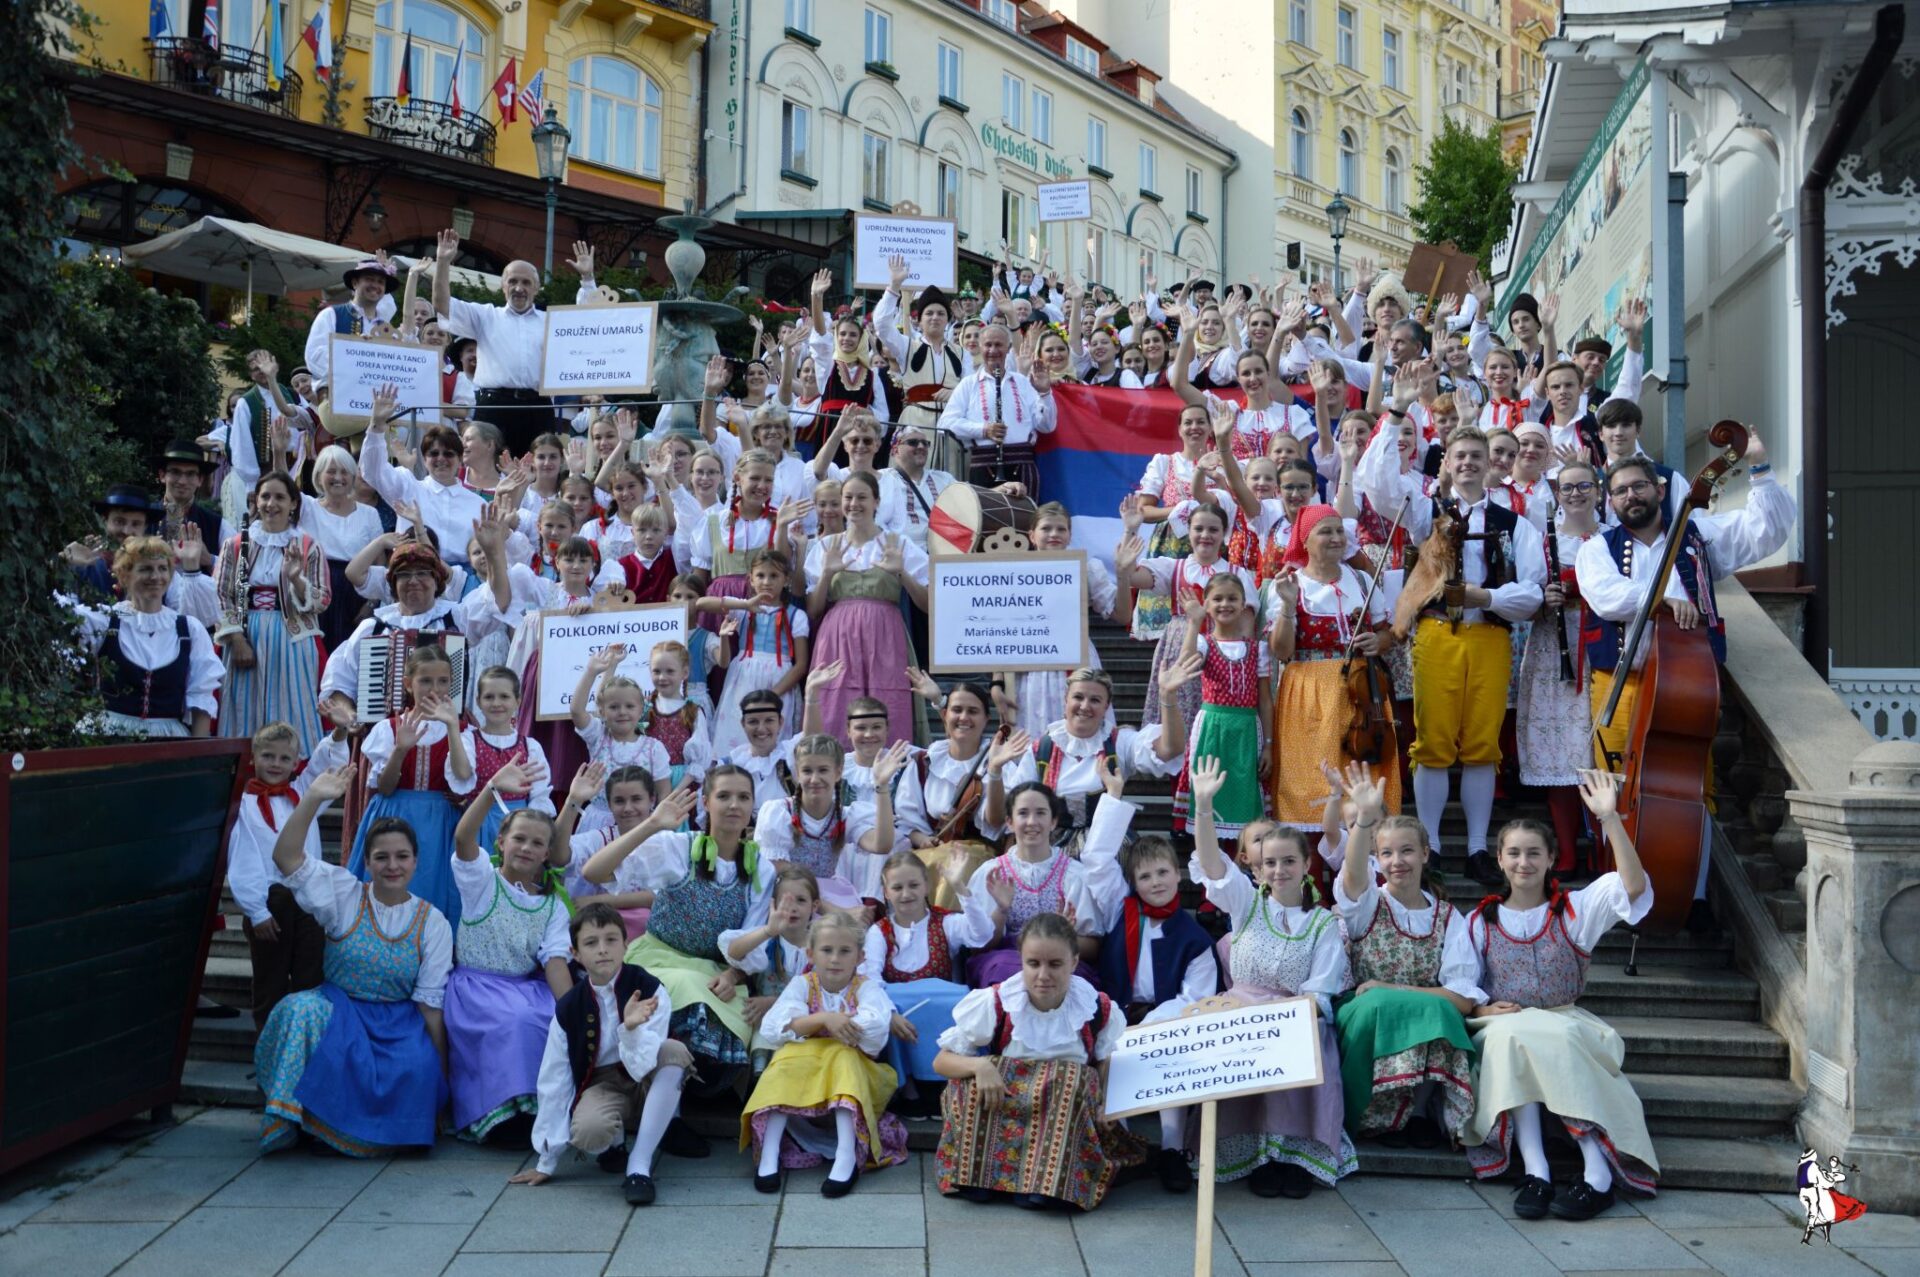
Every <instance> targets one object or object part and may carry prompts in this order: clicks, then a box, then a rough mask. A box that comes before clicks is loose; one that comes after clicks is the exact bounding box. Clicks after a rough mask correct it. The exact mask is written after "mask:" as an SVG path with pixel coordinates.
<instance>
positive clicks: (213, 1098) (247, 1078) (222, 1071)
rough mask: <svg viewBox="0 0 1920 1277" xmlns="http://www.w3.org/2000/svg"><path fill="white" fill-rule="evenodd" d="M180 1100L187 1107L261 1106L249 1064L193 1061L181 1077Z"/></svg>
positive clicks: (188, 1064)
mask: <svg viewBox="0 0 1920 1277" xmlns="http://www.w3.org/2000/svg"><path fill="white" fill-rule="evenodd" d="M180 1099H181V1100H182V1101H183V1102H184V1103H187V1104H219V1105H223V1106H225V1107H227V1108H250V1109H257V1108H259V1107H260V1103H261V1099H260V1088H259V1087H257V1086H255V1085H254V1082H253V1065H252V1063H251V1062H249V1063H246V1064H242V1063H239V1062H237V1061H234V1060H200V1059H194V1058H192V1057H189V1058H188V1060H187V1067H186V1069H185V1071H184V1072H182V1073H181V1075H180Z"/></svg>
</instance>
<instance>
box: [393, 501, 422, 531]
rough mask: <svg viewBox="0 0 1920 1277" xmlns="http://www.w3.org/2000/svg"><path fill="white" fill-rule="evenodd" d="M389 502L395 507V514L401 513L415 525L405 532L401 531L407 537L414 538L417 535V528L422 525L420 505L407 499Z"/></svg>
mask: <svg viewBox="0 0 1920 1277" xmlns="http://www.w3.org/2000/svg"><path fill="white" fill-rule="evenodd" d="M387 504H388V505H391V506H392V507H393V512H394V513H395V514H397V515H399V516H400V517H401V518H403V519H405V520H406V521H407V522H408V523H410V524H412V525H413V526H412V527H410V528H408V529H407V530H406V531H405V532H403V533H400V535H401V536H403V537H407V538H413V537H414V536H415V531H416V529H418V528H419V526H420V507H419V506H417V505H414V504H412V503H410V502H407V501H389V502H388V503H387Z"/></svg>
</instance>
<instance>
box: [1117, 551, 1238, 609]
mask: <svg viewBox="0 0 1920 1277" xmlns="http://www.w3.org/2000/svg"><path fill="white" fill-rule="evenodd" d="M1139 566H1141V567H1143V568H1145V569H1146V570H1147V571H1149V572H1151V573H1152V574H1153V592H1154V593H1155V594H1165V595H1168V596H1169V597H1173V594H1174V582H1175V581H1178V582H1179V583H1180V594H1179V596H1178V597H1175V598H1174V599H1173V602H1174V609H1173V614H1174V615H1175V616H1180V615H1182V614H1183V609H1184V608H1185V607H1186V602H1187V600H1188V599H1198V598H1200V597H1202V596H1203V595H1204V593H1205V591H1206V588H1207V582H1209V581H1211V580H1213V578H1214V577H1216V576H1219V575H1220V574H1221V573H1223V572H1231V573H1233V574H1234V575H1235V576H1237V577H1239V578H1240V585H1241V587H1242V588H1243V589H1244V590H1245V591H1246V595H1245V597H1246V598H1247V599H1248V600H1249V601H1251V600H1253V599H1255V598H1257V597H1259V587H1258V586H1257V585H1255V584H1254V582H1253V573H1251V572H1249V571H1247V570H1246V569H1245V568H1237V567H1234V566H1233V565H1232V564H1231V563H1228V562H1227V561H1226V560H1225V559H1215V560H1214V561H1213V562H1212V563H1210V564H1208V563H1202V562H1200V560H1199V559H1197V558H1195V557H1193V556H1192V555H1189V556H1187V557H1186V558H1184V559H1164V558H1149V559H1142V560H1140V564H1139Z"/></svg>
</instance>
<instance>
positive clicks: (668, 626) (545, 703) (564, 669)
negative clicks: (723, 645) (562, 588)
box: [534, 603, 687, 722]
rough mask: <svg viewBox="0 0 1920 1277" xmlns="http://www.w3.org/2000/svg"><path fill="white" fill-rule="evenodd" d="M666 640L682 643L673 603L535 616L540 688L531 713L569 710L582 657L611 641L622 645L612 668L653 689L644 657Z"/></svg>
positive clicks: (683, 620) (550, 716)
mask: <svg viewBox="0 0 1920 1277" xmlns="http://www.w3.org/2000/svg"><path fill="white" fill-rule="evenodd" d="M669 639H671V640H673V641H675V642H678V643H685V642H686V641H687V609H686V608H684V607H682V606H680V605H679V604H677V603H654V604H648V605H646V606H643V607H626V608H612V609H609V610H607V611H601V612H584V613H582V614H581V615H579V616H569V615H567V614H566V613H565V612H542V613H541V614H540V686H539V690H538V699H537V700H536V701H535V703H534V717H535V718H537V719H539V720H541V721H542V722H548V721H552V720H554V719H560V718H566V717H568V716H569V715H570V714H571V713H572V712H573V689H574V688H575V687H577V686H579V684H580V674H581V672H582V671H583V670H585V669H586V668H587V658H588V657H590V656H592V655H593V654H594V653H595V652H598V651H599V650H600V649H601V648H603V647H607V646H609V645H611V644H614V643H624V644H626V645H627V655H626V659H625V660H623V661H621V662H620V665H619V670H618V672H619V673H621V674H624V675H626V676H627V677H628V678H630V679H632V680H633V681H634V682H636V683H638V684H640V686H641V688H642V690H644V691H652V690H653V671H652V670H651V669H649V668H648V666H647V661H648V658H649V657H651V656H652V655H653V649H654V645H655V644H657V643H664V642H666V641H668V640H669Z"/></svg>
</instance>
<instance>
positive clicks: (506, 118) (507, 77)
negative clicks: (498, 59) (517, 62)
mask: <svg viewBox="0 0 1920 1277" xmlns="http://www.w3.org/2000/svg"><path fill="white" fill-rule="evenodd" d="M519 83H520V73H519V71H517V70H516V69H515V68H514V61H513V59H512V58H508V59H507V65H506V66H504V67H502V68H501V69H500V78H499V79H497V80H495V81H494V82H493V89H492V93H493V101H494V105H495V106H498V107H499V108H500V123H502V124H512V123H513V122H514V120H515V119H516V118H518V107H519Z"/></svg>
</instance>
